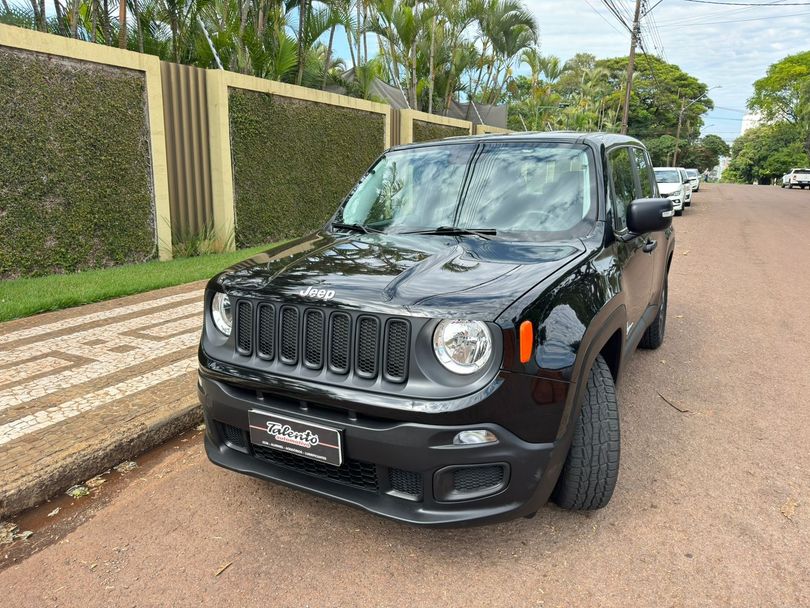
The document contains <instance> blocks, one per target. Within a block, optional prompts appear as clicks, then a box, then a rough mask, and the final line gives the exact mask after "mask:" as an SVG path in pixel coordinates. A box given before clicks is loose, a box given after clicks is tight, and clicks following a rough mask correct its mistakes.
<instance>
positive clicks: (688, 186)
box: [678, 167, 692, 207]
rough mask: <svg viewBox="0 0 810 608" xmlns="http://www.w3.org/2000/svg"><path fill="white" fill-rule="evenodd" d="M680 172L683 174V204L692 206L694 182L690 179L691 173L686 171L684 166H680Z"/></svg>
mask: <svg viewBox="0 0 810 608" xmlns="http://www.w3.org/2000/svg"><path fill="white" fill-rule="evenodd" d="M678 172H679V173H680V174H681V180H683V206H684V207H691V206H692V182H691V181H690V180H689V175H688V174H687V173H686V169H684V168H683V167H678Z"/></svg>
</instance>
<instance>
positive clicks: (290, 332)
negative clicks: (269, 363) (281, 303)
mask: <svg viewBox="0 0 810 608" xmlns="http://www.w3.org/2000/svg"><path fill="white" fill-rule="evenodd" d="M280 325H281V331H280V332H279V333H281V346H280V351H279V357H280V359H281V361H282V363H287V364H288V365H295V364H296V363H298V310H297V309H296V308H293V307H292V306H285V307H284V308H282V309H281V322H280Z"/></svg>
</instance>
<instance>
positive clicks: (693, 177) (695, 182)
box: [686, 169, 700, 192]
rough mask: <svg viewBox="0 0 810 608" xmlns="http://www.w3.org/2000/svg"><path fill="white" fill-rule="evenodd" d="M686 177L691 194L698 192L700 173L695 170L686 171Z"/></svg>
mask: <svg viewBox="0 0 810 608" xmlns="http://www.w3.org/2000/svg"><path fill="white" fill-rule="evenodd" d="M686 175H687V176H689V181H690V183H691V184H692V192H698V191H699V190H700V172H699V171H698V170H697V169H687V170H686Z"/></svg>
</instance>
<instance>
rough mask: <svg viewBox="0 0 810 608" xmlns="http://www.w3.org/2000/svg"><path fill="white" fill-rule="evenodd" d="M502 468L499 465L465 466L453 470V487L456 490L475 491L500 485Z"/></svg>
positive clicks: (502, 473)
mask: <svg viewBox="0 0 810 608" xmlns="http://www.w3.org/2000/svg"><path fill="white" fill-rule="evenodd" d="M503 475H504V470H503V467H502V466H500V465H493V466H486V467H467V468H463V469H456V470H455V471H453V488H454V489H455V490H456V491H457V492H476V491H479V490H485V489H487V488H493V487H497V486H500V485H501V484H502V483H503Z"/></svg>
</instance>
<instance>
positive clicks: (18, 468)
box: [0, 282, 204, 518]
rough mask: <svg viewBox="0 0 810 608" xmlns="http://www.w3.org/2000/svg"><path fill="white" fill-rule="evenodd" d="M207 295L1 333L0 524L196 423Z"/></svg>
mask: <svg viewBox="0 0 810 608" xmlns="http://www.w3.org/2000/svg"><path fill="white" fill-rule="evenodd" d="M203 287H204V283H202V282H198V283H192V284H190V285H184V286H180V287H172V288H168V289H163V290H158V291H154V292H150V293H146V294H139V295H137V296H130V297H125V298H119V299H117V300H111V301H108V302H103V303H99V304H91V305H87V306H81V307H77V308H73V309H68V310H63V311H58V312H55V313H47V314H43V315H37V316H35V317H29V318H27V319H21V320H18V321H11V322H8V323H3V324H0V518H2V517H4V516H5V515H8V514H10V513H13V512H16V511H19V510H21V509H24V508H27V507H30V506H33V505H35V504H37V503H38V502H41V501H42V500H45V499H46V498H48V497H49V496H50V495H52V494H53V493H55V492H59V491H61V490H63V489H64V488H66V487H68V486H70V485H72V484H74V483H78V482H81V481H83V479H85V478H86V477H90V476H92V475H94V474H96V473H98V472H100V471H101V470H103V469H104V468H107V467H109V466H112V465H114V464H117V463H118V462H120V461H122V460H126V459H127V458H131V457H132V456H134V455H135V454H137V453H138V452H140V451H143V450H145V449H148V448H150V447H152V446H153V445H156V444H157V443H159V442H160V441H163V440H165V439H166V438H167V437H169V436H171V434H173V433H175V432H179V431H180V430H182V429H183V428H185V427H187V426H188V425H190V424H192V423H193V422H195V421H196V420H198V419H199V418H200V413H199V408H198V407H197V397H196V390H195V386H196V369H197V360H196V347H197V342H198V341H199V333H200V327H201V324H202V288H203Z"/></svg>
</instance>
